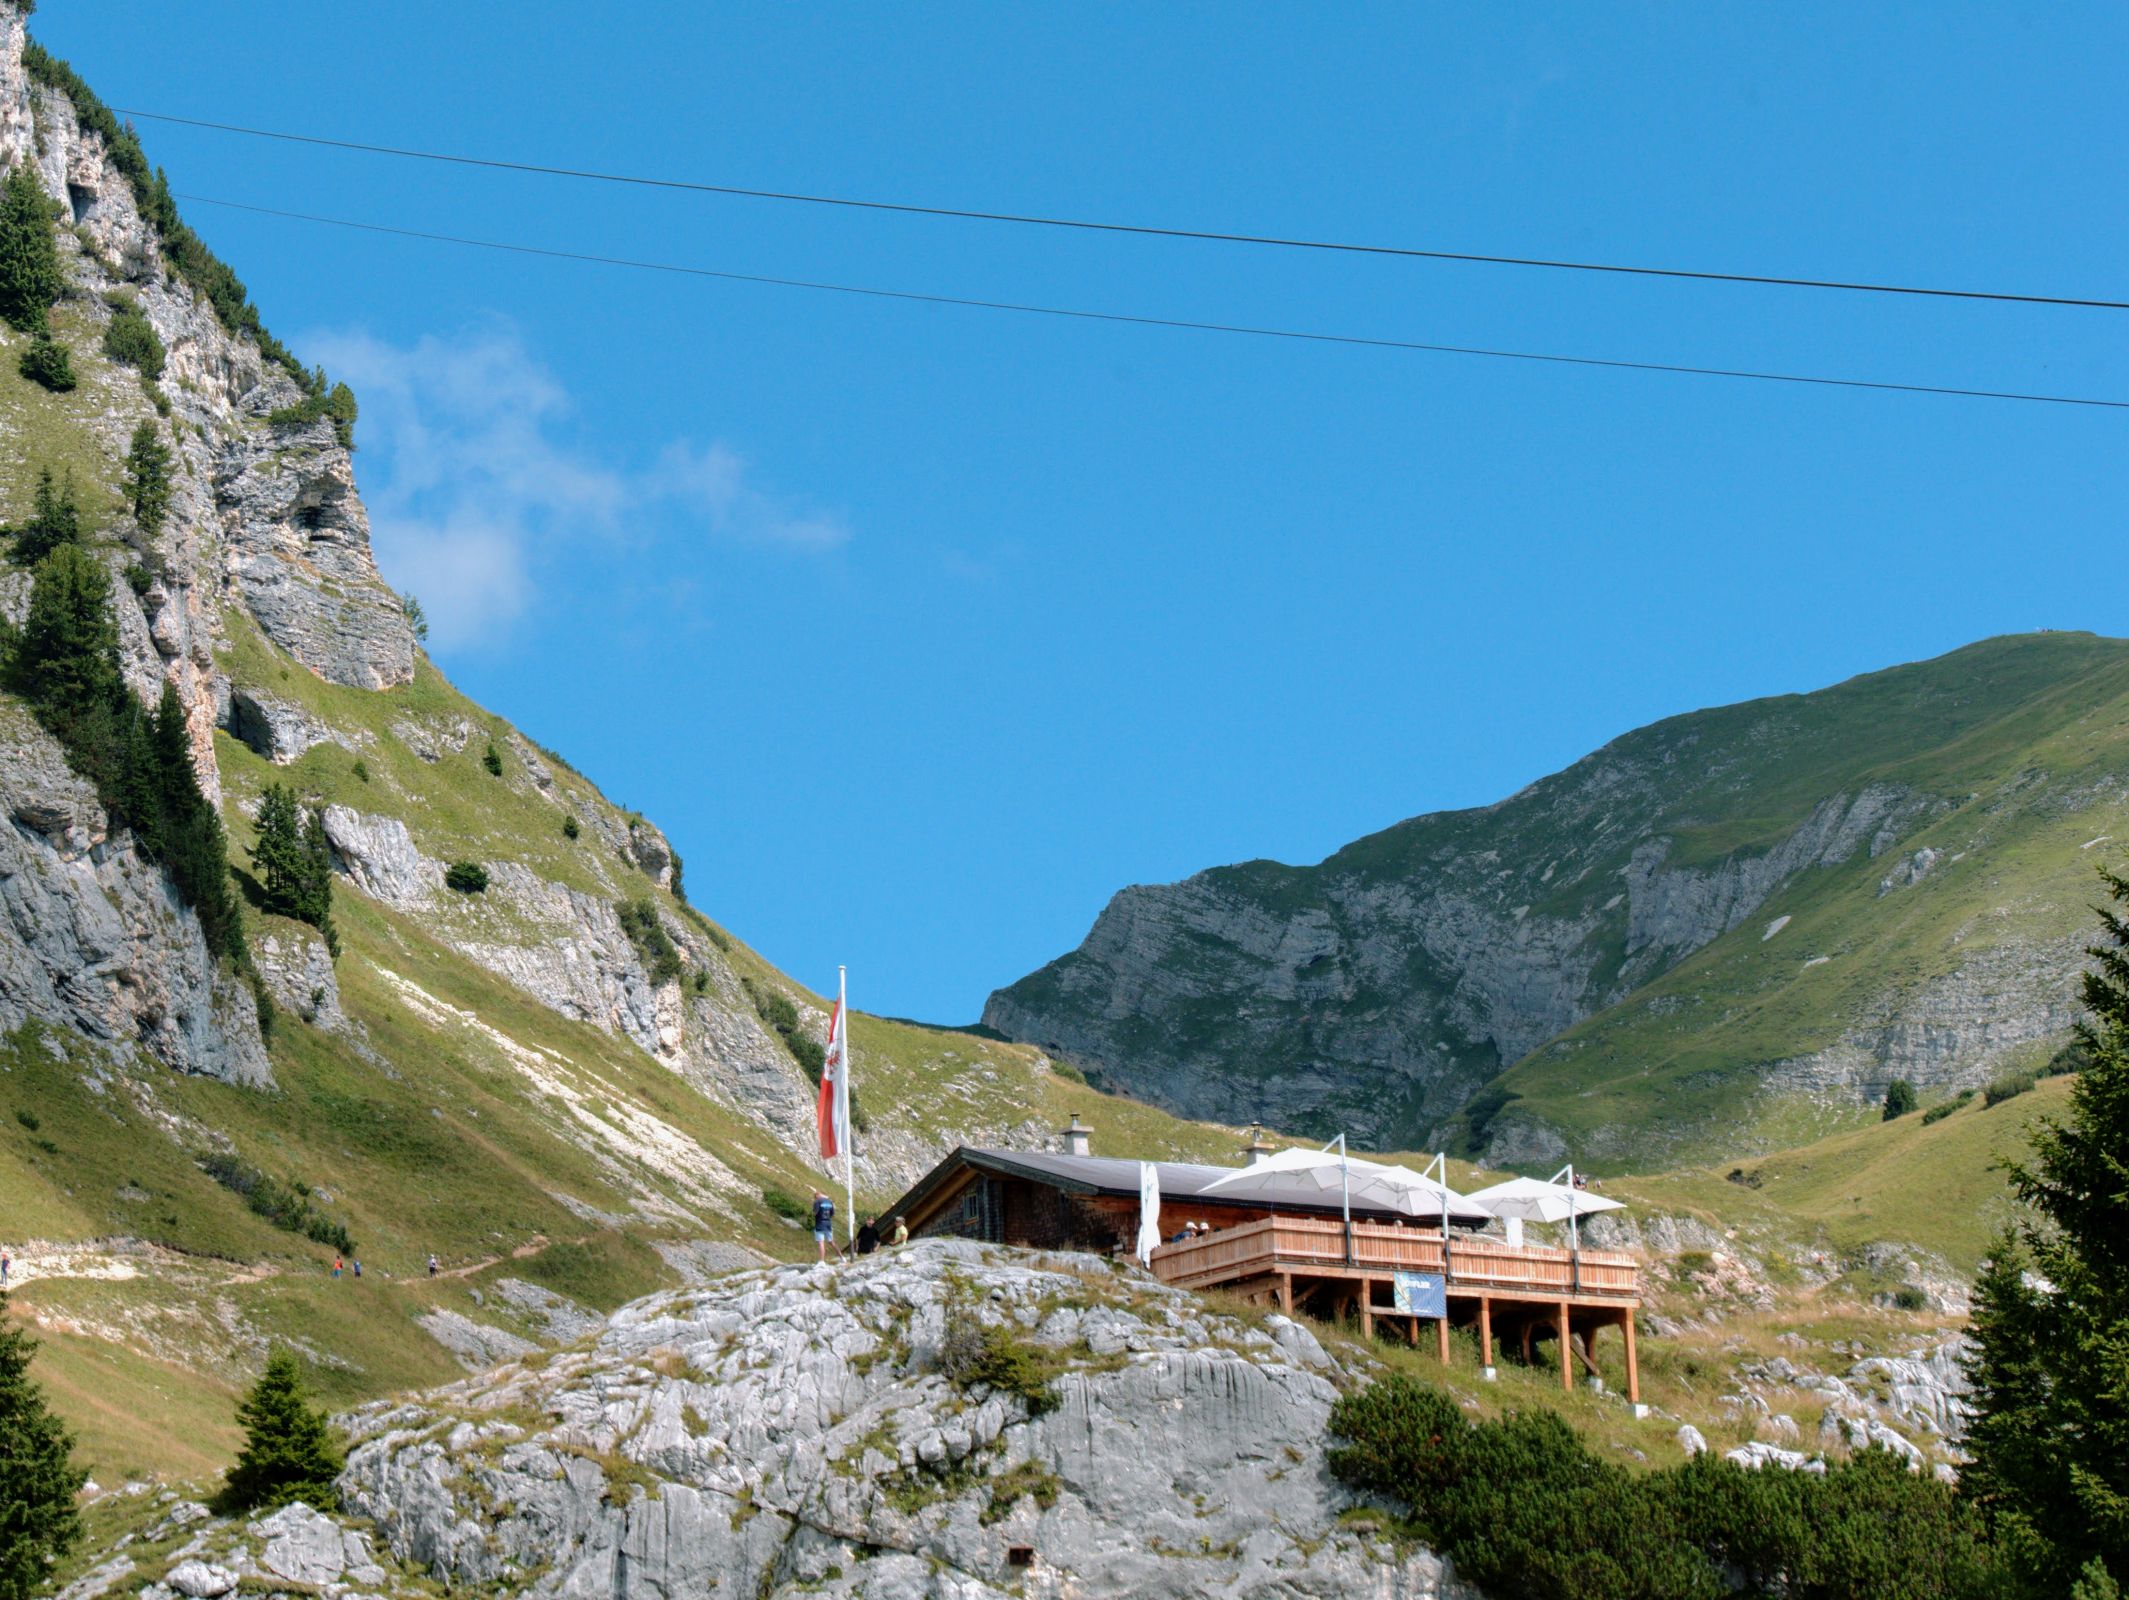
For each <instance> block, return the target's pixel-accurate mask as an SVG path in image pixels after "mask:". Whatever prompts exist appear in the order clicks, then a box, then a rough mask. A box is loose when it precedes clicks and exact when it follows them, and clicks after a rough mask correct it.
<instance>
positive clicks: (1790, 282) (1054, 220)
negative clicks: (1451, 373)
mask: <svg viewBox="0 0 2129 1600" xmlns="http://www.w3.org/2000/svg"><path fill="white" fill-rule="evenodd" d="M119 114H120V115H121V116H126V117H139V118H141V119H142V120H144V121H148V122H165V123H170V124H172V125H174V126H178V127H185V128H204V129H209V130H211V131H213V132H216V133H235V134H242V135H244V136H246V137H247V138H253V139H278V140H281V141H283V142H285V143H289V144H308V145H319V146H322V147H324V148H326V149H331V150H353V151H359V152H361V153H362V154H365V155H378V156H398V157H401V158H403V159H406V160H410V161H434V162H440V163H443V164H445V165H449V166H458V167H486V168H490V169H493V170H495V171H499V172H522V173H530V174H534V175H536V176H540V177H548V178H575V179H581V180H583V181H585V182H589V183H618V184H628V185H631V186H633V187H636V188H644V189H676V190H682V191H685V192H688V193H692V194H714V195H726V196H731V197H735V198H739V199H746V200H774V201H783V202H787V203H790V204H795V205H808V206H839V207H843V208H845V209H848V210H854V211H884V212H893V213H898V214H900V215H903V216H914V217H949V218H956V219H959V220H962V221H967V222H994V223H1011V224H1015V225H1019V226H1024V227H1034V228H1066V229H1075V230H1078V231H1081V232H1086V233H1111V234H1131V235H1137V236H1140V237H1144V238H1153V239H1188V240H1196V241H1200V242H1204V243H1212V244H1243V245H1260V246H1267V247H1271V248H1276V249H1282V250H1317V251H1329V252H1334V253H1339V254H1346V255H1363V256H1396V257H1404V258H1406V259H1410V260H1417V261H1457V262H1465V263H1469V264H1474V265H1479V266H1490V267H1536V268H1542V269H1545V270H1548V271H1555V272H1597V273H1611V274H1614V275H1617V276H1622V277H1634V278H1671V279H1684V280H1687V281H1690V282H1698V283H1734V284H1754V285H1760V286H1766V287H1775V288H1784V289H1829V290H1835V291H1838V292H1841V293H1845V294H1881V295H1912V296H1920V297H1922V298H1925V299H1935V300H1980V301H1991V302H1995V303H1998V304H2004V305H2028V306H2069V307H2075V308H2078V309H2082V310H2090V311H2129V300H2106V299H2099V298H2096V297H2087V296H2080V295H2061V294H2014V293H2010V292H2007V291H2000V290H1989V289H1950V288H1943V287H1938V286H1934V285H1928V284H1908V283H1876V282H1868V281H1861V280H1856V281H1851V280H1846V279H1839V278H1807V277H1794V276H1785V275H1781V274H1777V273H1762V272H1709V271H1696V270H1694V269H1692V268H1688V267H1646V266H1629V265H1625V264H1622V263H1619V262H1608V261H1568V260H1556V259H1553V258H1550V257H1545V256H1516V255H1499V254H1487V253H1482V252H1479V251H1470V250H1429V249H1421V248H1418V247H1415V246H1410V245H1387V244H1356V243H1352V242H1349V241H1341V240H1334V239H1298V238H1285V237H1282V236H1280V235H1277V234H1260V233H1234V232H1223V231H1221V230H1218V229H1212V228H1180V227H1157V226H1153V225H1151V224H1147V223H1131V222H1103V221H1097V220H1093V219H1090V218H1085V217H1052V216H1042V215H1038V214H1032V213H1024V212H1015V211H981V210H972V209H967V208H963V207H958V206H934V205H918V204H914V203H912V202H907V201H897V200H866V199H860V198H857V197H854V196H850V195H830V194H807V193H804V192H800V191H794V190H781V189H754V188H746V187H743V186H741V185H739V184H731V183H703V182H695V181H690V180H687V179H681V178H654V177H644V176H640V175H636V174H631V173H622V172H598V171H593V170H590V169H586V168H580V167H557V166H548V165H544V164H542V163H540V162H536V161H506V160H501V159H498V158H493V157H487V156H468V155H456V154H452V153H450V152H447V151H440V150H418V149H412V148H409V147H406V146H402V145H388V144H368V143H365V142H363V141H361V140H357V139H334V138H328V137H326V136H324V135H322V134H311V133H288V132H283V131H281V130H278V129H273V128H248V127H244V126H242V125H241V124H238V123H233V122H209V121H206V120H204V119H202V118H199V117H179V116H172V115H169V114H168V113H165V112H160V111H138V110H133V111H121V112H120V113H119Z"/></svg>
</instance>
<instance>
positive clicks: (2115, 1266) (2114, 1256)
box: [1962, 871, 2129, 1594]
mask: <svg viewBox="0 0 2129 1600" xmlns="http://www.w3.org/2000/svg"><path fill="white" fill-rule="evenodd" d="M2101 877H2102V879H2103V880H2104V882H2105V883H2106V886H2107V890H2108V893H2109V894H2110V895H2111V896H2112V898H2113V900H2114V902H2115V904H2116V906H2118V907H2125V908H2129V877H2125V876H2123V875H2122V874H2119V873H2114V872H2108V871H2102V873H2101ZM2099 917H2100V923H2101V926H2102V928H2103V929H2104V937H2103V939H2102V941H2101V942H2100V943H2099V944H2098V945H2095V946H2093V947H2092V949H2091V950H2090V952H2089V953H2090V954H2091V956H2092V957H2093V958H2094V960H2095V962H2096V963H2097V966H2096V968H2095V970H2092V971H2090V972H2088V973H2087V974H2086V975H2085V980H2084V1000H2085V1008H2086V1010H2087V1012H2088V1013H2089V1016H2088V1018H2087V1020H2086V1021H2085V1022H2083V1023H2081V1024H2080V1025H2079V1027H2078V1038H2079V1041H2080V1042H2081V1044H2082V1045H2083V1047H2084V1051H2085V1055H2086V1062H2085V1065H2084V1068H2083V1070H2082V1071H2081V1072H2079V1074H2078V1077H2077V1081H2076V1082H2075V1083H2074V1084H2073V1085H2072V1086H2071V1089H2070V1114H2069V1118H2068V1120H2067V1121H2062V1122H2056V1121H2053V1120H2050V1121H2046V1122H2043V1123H2041V1124H2040V1125H2039V1127H2038V1128H2037V1129H2036V1131H2035V1132H2034V1134H2033V1139H2032V1147H2033V1148H2032V1155H2031V1157H2030V1159H2029V1160H2027V1161H2023V1162H2013V1163H2010V1164H2009V1168H2008V1169H2009V1172H2010V1177H2011V1187H2012V1188H2013V1190H2015V1191H2016V1193H2017V1195H2018V1197H2019V1199H2020V1200H2021V1201H2023V1202H2024V1204H2025V1205H2026V1206H2027V1207H2028V1208H2029V1210H2030V1212H2031V1213H2032V1215H2031V1216H2030V1218H2029V1219H2028V1220H2027V1221H2025V1222H2024V1223H2022V1224H2021V1225H2020V1226H2019V1228H2018V1230H2017V1233H2016V1235H2015V1236H2011V1235H2007V1236H2006V1237H2005V1238H2004V1239H2003V1240H2002V1241H2001V1242H2000V1243H1999V1246H1998V1248H1997V1251H1996V1254H1995V1258H1994V1259H1993V1260H1992V1261H1991V1262H1990V1263H1989V1265H1988V1267H1987V1269H1986V1270H1985V1271H1984V1272H1983V1274H1982V1276H1981V1278H1980V1280H1979V1281H1978V1282H1977V1284H1976V1286H1975V1295H1974V1324H1973V1341H1974V1348H1975V1354H1974V1357H1973V1358H1972V1360H1971V1363H1970V1375H1971V1377H1972V1380H1973V1384H1974V1401H1973V1403H1974V1407H1975V1416H1974V1419H1973V1424H1972V1426H1971V1428H1970V1429H1969V1431H1968V1445H1969V1448H1970V1449H1971V1450H1972V1451H1973V1452H1974V1456H1975V1460H1974V1461H1973V1463H1972V1465H1971V1466H1970V1467H1969V1468H1968V1470H1967V1472H1966V1473H1965V1475H1964V1478H1963V1482H1962V1486H1963V1490H1964V1492H1966V1493H1968V1494H1971V1495H1972V1496H1973V1497H1974V1498H1975V1500H1976V1501H1977V1502H1978V1503H1979V1504H1980V1505H1981V1506H1982V1507H1983V1509H1984V1510H1985V1511H1986V1512H1987V1513H1988V1515H1989V1517H1990V1519H1991V1521H1992V1522H1993V1524H1994V1525H1995V1527H1996V1529H1997V1532H1998V1534H1999V1537H2000V1538H2001V1539H2002V1541H2003V1543H2004V1546H2005V1548H2006V1551H2007V1553H2008V1554H2009V1556H2010V1557H2011V1559H2012V1561H2013V1563H2014V1564H2015V1565H2016V1566H2017V1567H2019V1568H2020V1569H2022V1570H2026V1571H2030V1572H2031V1574H2032V1575H2033V1582H2034V1585H2035V1591H2036V1592H2043V1593H2049V1594H2060V1593H2062V1592H2064V1591H2065V1590H2067V1589H2068V1588H2069V1587H2070V1586H2071V1584H2072V1583H2074V1582H2076V1581H2078V1578H2079V1575H2080V1573H2081V1572H2083V1571H2085V1569H2086V1568H2087V1566H2088V1563H2090V1562H2092V1561H2095V1560H2097V1561H2099V1562H2101V1563H2103V1565H2104V1568H2105V1569H2106V1570H2110V1571H2113V1572H2129V915H2125V914H2124V912H2123V911H2121V910H2115V909H2108V908H2102V909H2101V911H2100V913H2099ZM2028 1264H2030V1266H2031V1269H2032V1271H2031V1274H2030V1275H2029V1274H2028V1272H2027V1270H2026V1269H2027V1266H2028Z"/></svg>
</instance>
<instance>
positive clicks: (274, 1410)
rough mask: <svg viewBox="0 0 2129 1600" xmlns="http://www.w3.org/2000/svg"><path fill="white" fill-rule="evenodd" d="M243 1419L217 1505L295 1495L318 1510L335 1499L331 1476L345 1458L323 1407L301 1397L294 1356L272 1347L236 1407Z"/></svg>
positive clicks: (286, 1499)
mask: <svg viewBox="0 0 2129 1600" xmlns="http://www.w3.org/2000/svg"><path fill="white" fill-rule="evenodd" d="M237 1421H239V1422H241V1423H243V1424H244V1448H243V1449H242V1450H240V1451H238V1452H237V1459H236V1464H235V1465H234V1466H232V1467H231V1468H230V1469H229V1476H228V1478H227V1479H226V1480H225V1481H224V1483H223V1485H222V1492H221V1494H220V1495H219V1496H218V1497H217V1500H216V1506H217V1509H219V1510H221V1511H223V1512H225V1513H230V1514H234V1513H236V1512H241V1511H251V1510H262V1511H270V1510H272V1509H273V1508H274V1507H276V1506H285V1505H287V1504H289V1503H290V1502H291V1501H295V1500H301V1501H302V1502H303V1503H304V1504H305V1505H308V1506H310V1507H312V1508H313V1509H315V1510H319V1511H331V1510H333V1509H334V1508H335V1507H336V1506H338V1505H339V1503H340V1493H339V1491H338V1490H337V1489H335V1488H334V1487H333V1480H334V1479H335V1478H337V1477H339V1476H340V1469H341V1467H342V1466H343V1465H344V1464H345V1462H344V1458H343V1457H342V1455H341V1451H340V1447H339V1445H338V1444H337V1443H336V1442H335V1440H334V1438H333V1433H332V1429H331V1427H330V1426H329V1425H328V1424H327V1422H326V1420H325V1413H324V1412H322V1411H319V1410H316V1409H314V1408H313V1407H312V1406H311V1404H310V1403H309V1402H308V1401H307V1400H305V1399H304V1397H303V1375H302V1373H301V1372H300V1371H299V1370H298V1369H297V1366H296V1358H295V1357H294V1356H293V1355H292V1354H290V1353H289V1352H288V1351H287V1350H285V1349H276V1350H275V1351H274V1352H273V1354H272V1355H270V1356H268V1357H267V1358H266V1371H265V1372H264V1373H262V1374H261V1375H260V1377H259V1381H258V1382H257V1383H255V1384H253V1385H252V1386H251V1392H250V1393H249V1394H247V1395H246V1396H245V1397H244V1401H243V1403H242V1404H241V1405H239V1406H238V1407H237Z"/></svg>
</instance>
